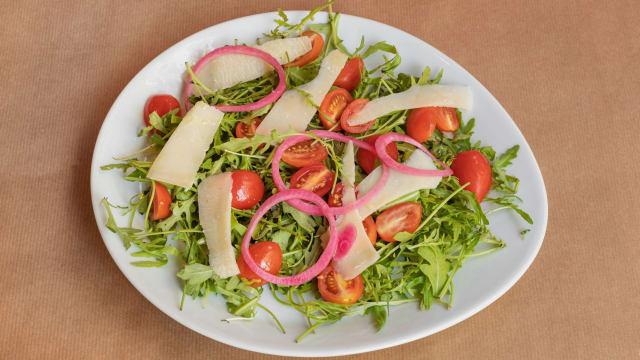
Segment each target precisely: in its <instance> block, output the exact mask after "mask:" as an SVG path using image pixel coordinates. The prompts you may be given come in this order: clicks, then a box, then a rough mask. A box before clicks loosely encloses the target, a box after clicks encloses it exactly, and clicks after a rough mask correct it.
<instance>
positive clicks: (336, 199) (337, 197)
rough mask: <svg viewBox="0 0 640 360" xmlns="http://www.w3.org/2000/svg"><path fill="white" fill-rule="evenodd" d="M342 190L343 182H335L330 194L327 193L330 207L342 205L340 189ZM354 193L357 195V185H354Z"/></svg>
mask: <svg viewBox="0 0 640 360" xmlns="http://www.w3.org/2000/svg"><path fill="white" fill-rule="evenodd" d="M343 190H344V184H343V183H342V181H341V182H339V183H337V184H336V186H335V187H334V188H333V191H332V192H331V194H329V201H328V203H329V206H331V207H340V206H342V191H343ZM356 195H358V186H357V185H356Z"/></svg>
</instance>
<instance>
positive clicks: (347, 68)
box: [333, 56, 364, 91]
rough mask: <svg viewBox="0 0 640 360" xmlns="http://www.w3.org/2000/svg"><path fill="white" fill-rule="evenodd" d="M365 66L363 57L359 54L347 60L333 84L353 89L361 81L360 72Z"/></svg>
mask: <svg viewBox="0 0 640 360" xmlns="http://www.w3.org/2000/svg"><path fill="white" fill-rule="evenodd" d="M363 68H364V62H363V61H362V59H361V58H360V57H359V56H356V57H354V58H353V59H351V60H349V61H347V63H346V64H345V65H344V68H342V71H340V74H338V77H337V78H336V81H335V82H334V83H333V85H335V86H339V87H341V88H345V89H347V90H349V91H353V89H355V88H356V87H357V86H358V83H360V72H361V71H362V69H363Z"/></svg>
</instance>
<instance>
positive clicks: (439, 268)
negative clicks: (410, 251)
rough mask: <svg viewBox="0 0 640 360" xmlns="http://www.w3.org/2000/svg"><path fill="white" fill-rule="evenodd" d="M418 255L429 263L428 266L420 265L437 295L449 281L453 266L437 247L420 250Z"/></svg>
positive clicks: (426, 247)
mask: <svg viewBox="0 0 640 360" xmlns="http://www.w3.org/2000/svg"><path fill="white" fill-rule="evenodd" d="M418 255H420V256H421V257H422V258H423V259H425V260H427V262H428V263H427V264H423V265H420V271H422V273H424V274H425V275H426V276H427V278H429V282H430V283H431V287H432V288H433V289H434V290H435V293H439V292H440V291H441V290H442V287H443V286H444V284H445V282H446V281H447V278H448V274H449V270H451V264H450V263H449V262H448V261H447V260H446V258H445V257H444V255H443V254H442V252H441V251H440V249H439V248H437V247H431V246H425V247H421V248H420V249H418Z"/></svg>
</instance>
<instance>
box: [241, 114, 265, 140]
mask: <svg viewBox="0 0 640 360" xmlns="http://www.w3.org/2000/svg"><path fill="white" fill-rule="evenodd" d="M261 122H262V119H260V118H253V119H251V120H250V121H249V123H248V124H247V123H245V122H242V121H238V122H237V123H236V137H237V138H251V137H253V135H255V134H256V129H257V128H258V125H260V123H261Z"/></svg>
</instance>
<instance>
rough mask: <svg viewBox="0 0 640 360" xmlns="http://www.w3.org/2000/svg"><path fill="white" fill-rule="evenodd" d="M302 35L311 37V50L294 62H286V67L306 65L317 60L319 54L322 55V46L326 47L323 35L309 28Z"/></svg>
mask: <svg viewBox="0 0 640 360" xmlns="http://www.w3.org/2000/svg"><path fill="white" fill-rule="evenodd" d="M302 36H308V37H310V38H311V50H309V52H308V53H306V54H304V55H302V56H300V57H298V58H296V59H295V60H293V61H292V62H290V63H288V64H284V65H283V66H284V67H286V68H290V67H296V66H305V65H307V64H308V63H310V62H312V61H313V60H315V59H316V58H317V57H318V56H320V53H321V52H322V48H323V47H324V39H323V38H322V35H320V34H318V33H317V32H315V31H311V30H307V31H305V32H303V33H302Z"/></svg>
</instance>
